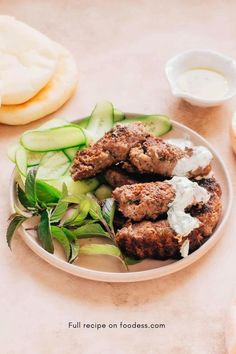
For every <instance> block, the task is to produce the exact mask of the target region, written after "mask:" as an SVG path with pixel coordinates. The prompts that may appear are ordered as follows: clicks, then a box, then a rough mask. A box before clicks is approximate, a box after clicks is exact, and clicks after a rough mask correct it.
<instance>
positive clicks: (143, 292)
mask: <svg viewBox="0 0 236 354" xmlns="http://www.w3.org/2000/svg"><path fill="white" fill-rule="evenodd" d="M17 244H18V245H15V249H17V252H16V263H17V264H16V266H17V267H18V271H19V272H20V271H22V272H24V273H27V274H28V276H29V277H31V281H35V282H37V283H38V285H39V286H42V287H46V288H49V289H50V290H51V291H52V292H55V293H57V294H61V295H62V296H65V297H66V298H68V299H71V300H73V301H74V300H76V301H78V302H80V303H84V304H95V305H96V304H98V303H99V304H100V305H104V304H105V305H107V306H111V305H113V306H116V307H126V306H127V307H135V306H138V305H141V304H146V303H148V302H153V301H154V302H155V301H158V302H159V301H161V300H162V299H163V298H165V297H166V296H168V294H170V293H172V292H173V291H175V290H178V288H179V287H181V288H184V287H185V285H187V283H188V282H189V281H191V279H192V278H194V277H195V276H196V272H198V271H200V269H199V268H202V267H204V264H205V262H206V258H207V257H206V256H204V257H203V258H202V259H200V260H199V261H197V262H196V263H195V264H193V265H191V266H189V267H188V268H185V269H184V270H182V271H179V272H177V273H175V274H172V275H169V276H166V277H163V278H159V279H154V280H148V281H145V282H136V283H105V282H97V281H92V280H86V279H82V278H79V277H76V276H73V275H70V274H67V273H65V272H63V271H61V270H59V269H56V268H54V267H52V266H51V265H49V264H48V263H46V262H45V261H43V260H42V259H40V258H39V257H37V256H36V255H35V254H34V253H33V252H32V251H31V250H30V249H28V247H27V246H26V245H25V244H24V243H23V242H22V241H21V240H20V239H18V240H17Z"/></svg>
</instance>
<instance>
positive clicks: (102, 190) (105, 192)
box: [94, 184, 112, 200]
mask: <svg viewBox="0 0 236 354" xmlns="http://www.w3.org/2000/svg"><path fill="white" fill-rule="evenodd" d="M111 193H112V188H111V187H110V186H108V185H107V184H102V185H101V186H100V187H98V189H96V191H95V193H94V194H95V195H96V197H97V198H98V199H99V200H104V199H106V198H110V197H111Z"/></svg>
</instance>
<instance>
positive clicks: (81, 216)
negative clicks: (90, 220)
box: [70, 199, 90, 226]
mask: <svg viewBox="0 0 236 354" xmlns="http://www.w3.org/2000/svg"><path fill="white" fill-rule="evenodd" d="M78 208H79V210H78V215H77V216H76V217H75V218H74V219H73V220H72V221H71V223H70V224H71V225H73V226H79V225H81V224H82V223H83V221H84V220H85V218H86V217H87V215H88V212H89V210H90V202H89V200H87V199H85V200H82V201H81V203H80V204H79V207H78Z"/></svg>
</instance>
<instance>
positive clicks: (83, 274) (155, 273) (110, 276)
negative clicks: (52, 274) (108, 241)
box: [10, 112, 233, 283]
mask: <svg viewBox="0 0 236 354" xmlns="http://www.w3.org/2000/svg"><path fill="white" fill-rule="evenodd" d="M125 114H126V115H128V116H134V115H135V116H141V115H142V114H140V113H128V112H126V113H125ZM81 119H83V118H81ZM77 121H78V120H77ZM171 123H172V125H173V128H174V127H177V128H180V129H184V130H185V132H186V133H188V132H189V133H191V134H193V135H195V136H196V137H197V138H199V139H200V140H202V142H203V144H204V145H206V146H207V147H208V148H209V149H210V150H211V151H212V153H213V154H214V156H215V157H216V158H217V159H218V162H219V163H220V165H221V168H222V170H223V172H224V175H225V179H226V181H227V185H226V188H227V189H228V191H229V193H228V196H227V197H228V201H227V205H226V209H225V212H224V215H223V217H222V220H221V222H220V224H219V225H218V226H217V229H216V230H215V231H214V233H213V237H210V238H209V239H208V240H207V242H205V243H204V244H203V245H202V246H201V247H199V248H198V249H197V250H196V251H194V252H193V253H192V254H190V255H189V256H188V257H186V258H183V259H180V260H178V261H176V262H173V263H171V264H167V265H164V266H163V267H159V268H153V269H148V270H141V271H135V272H124V273H123V272H105V271H99V270H94V269H88V268H84V267H81V266H79V265H74V264H70V263H67V262H66V261H64V260H62V259H60V258H58V257H57V256H55V255H54V254H50V253H48V252H47V251H45V250H44V249H43V248H42V247H41V246H40V245H38V244H37V243H36V242H35V241H34V240H33V239H32V238H31V237H29V233H28V232H27V231H26V230H25V229H24V227H23V226H21V227H20V228H19V229H18V232H19V234H20V235H21V237H22V239H23V240H24V242H25V243H26V244H27V246H28V247H29V248H30V249H31V250H32V251H33V252H34V253H35V254H37V255H38V256H39V257H40V258H41V259H43V260H44V261H46V262H47V263H49V264H50V265H52V266H54V267H56V268H58V269H60V270H63V271H65V272H67V273H70V274H72V275H75V276H77V277H80V278H85V279H89V280H93V281H101V282H114V283H127V282H137V281H145V280H151V279H156V278H161V277H164V276H167V275H170V274H172V273H176V272H178V271H180V270H181V269H184V268H186V267H188V266H189V265H191V264H193V263H194V262H196V261H197V260H198V259H200V258H202V257H203V256H204V255H205V254H206V253H207V252H208V251H209V250H210V249H211V248H213V247H214V246H215V244H216V243H217V242H218V241H219V239H220V238H221V237H222V235H223V232H222V231H223V228H224V226H225V224H226V221H227V220H228V218H229V215H230V211H231V209H232V201H233V187H232V181H231V178H230V175H229V173H228V170H227V168H226V166H225V163H224V161H223V160H222V158H221V157H220V155H219V154H218V152H217V151H215V149H214V148H213V147H212V145H211V144H210V143H209V142H208V141H207V140H206V139H205V138H204V137H202V136H201V135H200V134H198V133H197V132H195V131H194V130H193V129H191V128H189V127H187V126H186V125H184V124H182V123H179V122H177V121H175V120H171ZM14 186H15V169H14V170H13V172H12V176H11V180H10V207H11V211H12V212H13V211H14Z"/></svg>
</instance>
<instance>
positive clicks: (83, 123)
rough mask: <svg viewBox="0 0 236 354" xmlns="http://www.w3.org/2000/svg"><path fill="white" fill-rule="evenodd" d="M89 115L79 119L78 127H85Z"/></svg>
mask: <svg viewBox="0 0 236 354" xmlns="http://www.w3.org/2000/svg"><path fill="white" fill-rule="evenodd" d="M89 119H90V117H86V118H84V119H81V120H80V121H79V122H78V123H77V124H78V125H79V126H80V128H83V129H86V128H87V126H88V123H89Z"/></svg>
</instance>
